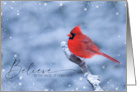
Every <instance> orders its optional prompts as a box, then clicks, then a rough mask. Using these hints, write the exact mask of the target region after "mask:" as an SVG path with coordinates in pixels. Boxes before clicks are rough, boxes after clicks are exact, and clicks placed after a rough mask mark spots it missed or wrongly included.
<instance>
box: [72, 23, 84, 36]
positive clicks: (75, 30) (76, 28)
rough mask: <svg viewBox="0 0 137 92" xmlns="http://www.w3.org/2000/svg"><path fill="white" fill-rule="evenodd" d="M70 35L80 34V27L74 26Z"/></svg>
mask: <svg viewBox="0 0 137 92" xmlns="http://www.w3.org/2000/svg"><path fill="white" fill-rule="evenodd" d="M71 33H73V34H82V32H81V30H80V25H78V26H75V27H74V28H73V29H72V30H71Z"/></svg>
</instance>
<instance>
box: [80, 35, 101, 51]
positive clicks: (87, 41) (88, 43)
mask: <svg viewBox="0 0 137 92" xmlns="http://www.w3.org/2000/svg"><path fill="white" fill-rule="evenodd" d="M81 42H82V44H84V45H86V49H89V50H91V51H94V52H99V48H98V47H97V46H96V45H95V44H94V43H93V41H92V40H91V39H90V38H89V37H87V36H85V37H84V38H83V40H82V41H81Z"/></svg>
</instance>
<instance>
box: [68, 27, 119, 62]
mask: <svg viewBox="0 0 137 92" xmlns="http://www.w3.org/2000/svg"><path fill="white" fill-rule="evenodd" d="M67 36H68V37H69V39H68V42H67V45H68V48H69V50H70V52H71V53H73V54H74V55H76V56H79V57H81V58H91V57H92V56H94V55H102V56H104V57H106V58H108V59H109V60H111V61H113V62H116V63H120V62H119V61H117V60H116V59H114V58H112V57H110V56H108V55H106V54H104V53H103V52H101V51H100V50H99V48H98V47H97V46H96V45H95V44H94V43H93V41H92V40H91V39H90V38H89V37H87V36H86V35H84V34H83V33H82V32H81V30H80V26H76V27H74V28H73V29H72V30H71V32H70V33H69V34H67Z"/></svg>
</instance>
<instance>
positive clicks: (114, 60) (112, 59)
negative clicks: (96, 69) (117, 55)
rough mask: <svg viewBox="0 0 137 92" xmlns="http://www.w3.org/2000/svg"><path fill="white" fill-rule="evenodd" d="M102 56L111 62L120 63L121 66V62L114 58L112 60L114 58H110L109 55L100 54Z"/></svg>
mask: <svg viewBox="0 0 137 92" xmlns="http://www.w3.org/2000/svg"><path fill="white" fill-rule="evenodd" d="M100 55H102V56H104V57H106V58H108V59H109V60H111V61H113V62H116V63H119V64H120V62H119V61H117V60H116V59H114V58H112V57H110V56H108V55H107V54H104V53H100Z"/></svg>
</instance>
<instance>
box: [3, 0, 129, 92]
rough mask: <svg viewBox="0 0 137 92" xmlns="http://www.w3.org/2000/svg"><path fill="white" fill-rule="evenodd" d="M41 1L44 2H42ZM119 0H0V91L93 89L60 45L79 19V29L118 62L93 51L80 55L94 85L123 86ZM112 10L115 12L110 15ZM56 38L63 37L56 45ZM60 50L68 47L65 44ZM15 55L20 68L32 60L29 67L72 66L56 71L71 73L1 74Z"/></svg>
mask: <svg viewBox="0 0 137 92" xmlns="http://www.w3.org/2000/svg"><path fill="white" fill-rule="evenodd" d="M4 3H5V4H4ZM44 3H47V5H46V6H44ZM60 5H61V6H60ZM125 5H126V2H125V1H116V2H112V1H109V2H108V1H98V2H96V1H88V2H85V1H84V2H83V1H78V2H77V1H75V2H73V1H1V69H4V70H5V71H4V72H3V70H1V91H4V90H5V91H11V90H12V91H18V90H20V91H44V90H45V89H48V90H49V91H51V90H54V91H71V90H73V91H75V90H76V88H77V87H78V90H79V91H93V89H92V87H91V85H90V84H89V83H88V82H87V80H86V78H85V77H84V76H83V73H82V71H81V70H80V68H79V66H78V65H76V64H74V63H73V62H70V61H69V60H68V59H67V58H66V56H65V54H64V52H63V50H62V48H61V47H62V46H64V47H66V46H67V40H68V37H67V36H66V34H68V33H70V31H71V30H72V29H73V28H74V27H75V26H76V25H79V24H80V28H81V30H82V32H83V33H84V34H86V35H87V36H88V37H89V38H91V39H92V41H93V42H94V43H95V44H96V45H97V46H98V47H99V48H100V50H101V51H102V52H104V53H106V54H108V55H110V56H111V57H113V58H115V59H116V60H118V61H120V62H121V63H122V64H116V63H114V62H111V61H110V60H108V59H106V58H105V57H102V56H99V55H95V56H93V57H92V58H90V59H86V60H85V62H86V64H87V66H88V67H89V70H90V71H91V73H93V74H94V75H99V77H100V81H101V83H100V86H101V87H102V88H105V89H104V90H108V91H115V88H116V87H119V88H118V91H123V90H124V91H125V90H126V77H123V76H126V17H125V16H126V7H125ZM114 6H115V7H114ZM12 7H13V8H12ZM96 7H98V8H96ZM116 12H118V14H119V16H116ZM118 35H120V37H118ZM62 41H65V43H62V44H63V45H62V46H61V45H60V43H61V42H62ZM65 50H66V51H67V53H70V51H69V50H68V49H67V48H66V49H65ZM118 54H120V56H118ZM15 59H20V60H21V62H20V63H19V65H21V67H22V69H26V70H27V69H28V67H29V65H30V64H31V63H34V66H33V67H32V68H38V69H39V68H40V69H51V70H53V71H54V70H64V69H74V70H76V71H77V72H76V73H75V72H72V71H64V72H60V73H61V74H66V75H67V74H69V75H72V76H71V77H70V76H68V77H44V78H43V77H34V74H30V75H27V74H26V73H20V74H19V75H18V76H16V77H15V78H14V79H11V80H7V79H5V74H6V73H7V72H8V71H9V69H10V67H11V65H12V64H13V62H14V60H15ZM82 60H83V59H82ZM102 66H105V69H102ZM16 68H19V67H16ZM20 76H22V79H21V80H19V77H20ZM80 77H82V78H83V80H82V81H81V80H79V78H80ZM109 79H111V80H112V81H110V80H109ZM108 81H109V84H108V83H107V82H108ZM19 83H21V86H20V85H19ZM51 84H52V85H51ZM30 85H32V86H30ZM68 85H71V86H70V87H69V86H68ZM111 85H114V87H111ZM83 86H85V87H86V88H85V87H83ZM14 87H15V88H14ZM84 88H85V89H84Z"/></svg>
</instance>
